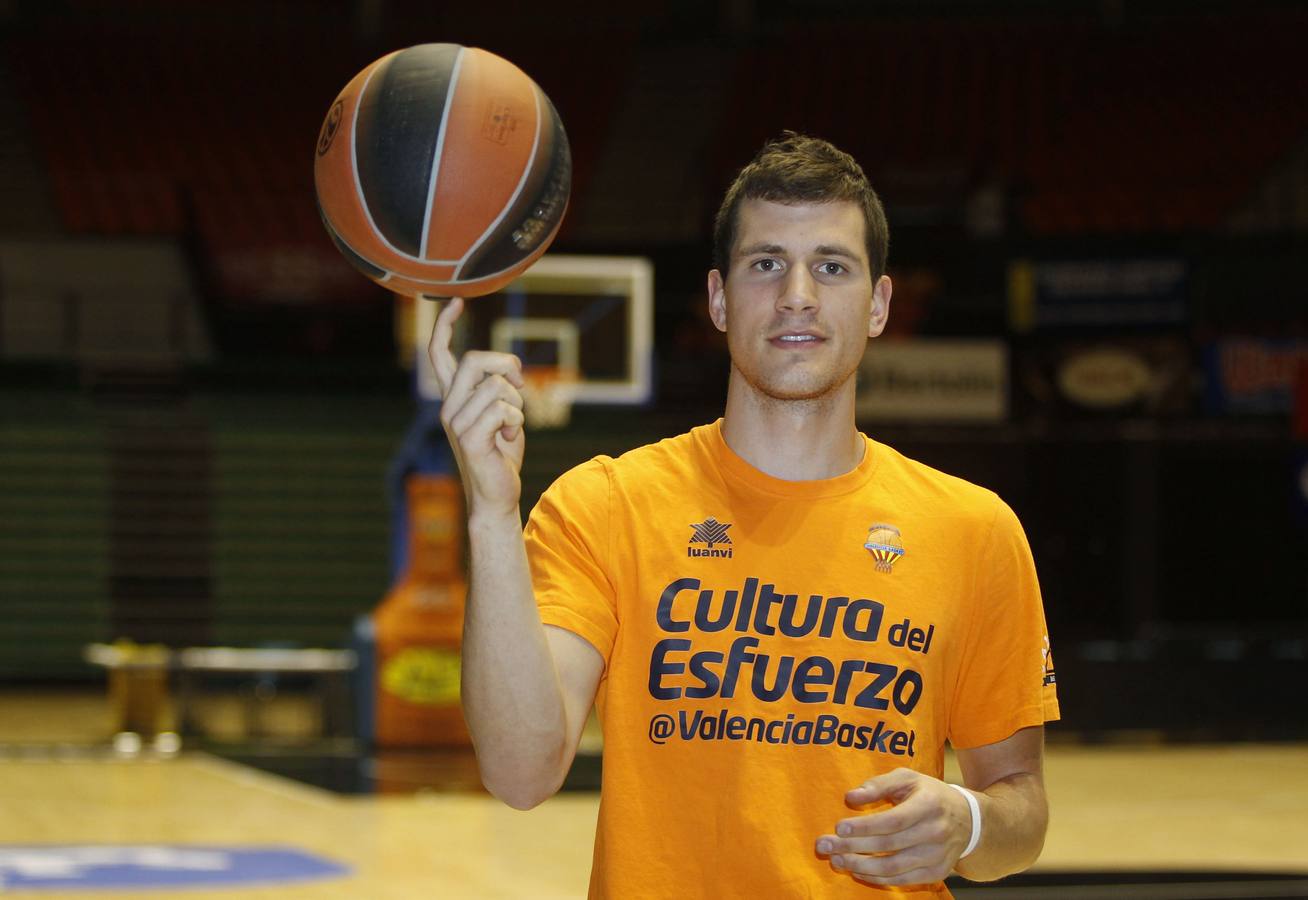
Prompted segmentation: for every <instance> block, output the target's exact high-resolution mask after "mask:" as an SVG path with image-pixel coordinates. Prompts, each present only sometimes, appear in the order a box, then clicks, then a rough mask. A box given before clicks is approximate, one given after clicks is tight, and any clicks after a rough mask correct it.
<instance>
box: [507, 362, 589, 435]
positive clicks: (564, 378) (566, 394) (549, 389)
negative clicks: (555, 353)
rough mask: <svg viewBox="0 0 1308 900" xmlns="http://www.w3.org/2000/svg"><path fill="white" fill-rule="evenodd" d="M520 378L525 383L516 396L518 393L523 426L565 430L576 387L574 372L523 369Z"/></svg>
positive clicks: (558, 368) (554, 367)
mask: <svg viewBox="0 0 1308 900" xmlns="http://www.w3.org/2000/svg"><path fill="white" fill-rule="evenodd" d="M522 377H523V380H524V381H525V382H526V383H525V384H524V385H523V386H522V388H521V390H520V391H519V393H521V394H522V411H523V413H524V414H525V415H526V418H527V427H528V428H533V429H548V428H564V427H566V426H567V424H568V422H569V421H570V420H571V418H572V402H573V400H575V399H576V397H577V390H578V388H579V387H580V385H579V384H578V383H577V372H576V370H575V369H571V370H569V369H564V368H561V367H559V366H525V367H523V370H522Z"/></svg>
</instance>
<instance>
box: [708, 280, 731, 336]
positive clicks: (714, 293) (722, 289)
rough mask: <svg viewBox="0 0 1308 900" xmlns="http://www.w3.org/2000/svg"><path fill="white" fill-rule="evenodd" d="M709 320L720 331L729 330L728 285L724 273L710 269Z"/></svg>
mask: <svg viewBox="0 0 1308 900" xmlns="http://www.w3.org/2000/svg"><path fill="white" fill-rule="evenodd" d="M708 302H709V318H710V319H712V320H713V325H714V326H715V327H716V328H717V329H718V331H722V332H725V331H726V330H727V283H726V281H725V280H724V279H723V277H722V273H721V272H719V271H718V270H717V269H710V270H709V273H708Z"/></svg>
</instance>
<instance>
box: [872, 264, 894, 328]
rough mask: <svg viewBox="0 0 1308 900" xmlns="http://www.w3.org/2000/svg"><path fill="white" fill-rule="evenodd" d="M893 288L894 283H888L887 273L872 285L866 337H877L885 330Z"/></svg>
mask: <svg viewBox="0 0 1308 900" xmlns="http://www.w3.org/2000/svg"><path fill="white" fill-rule="evenodd" d="M893 290H894V285H892V284H891V283H890V276H889V275H882V276H881V277H880V278H878V279H877V283H876V284H875V285H873V286H872V315H871V316H870V317H869V319H868V326H867V336H868V337H870V338H874V337H877V336H878V335H880V334H881V332H882V331H885V328H886V322H887V321H888V320H889V319H890V294H891V292H892V291H893Z"/></svg>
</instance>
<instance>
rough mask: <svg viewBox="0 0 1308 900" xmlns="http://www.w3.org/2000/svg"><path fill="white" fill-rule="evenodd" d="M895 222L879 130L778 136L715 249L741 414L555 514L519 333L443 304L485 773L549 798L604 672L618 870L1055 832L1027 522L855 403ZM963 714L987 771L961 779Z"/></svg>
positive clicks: (653, 451)
mask: <svg viewBox="0 0 1308 900" xmlns="http://www.w3.org/2000/svg"><path fill="white" fill-rule="evenodd" d="M886 250H887V229H886V223H885V215H884V212H883V211H882V208H881V204H880V201H879V200H878V199H877V197H876V194H875V193H874V192H873V190H872V188H871V187H870V186H869V185H868V183H867V180H866V178H865V177H864V175H863V172H862V170H861V169H860V168H859V167H858V165H857V163H855V162H854V160H853V159H852V158H850V157H849V156H847V155H846V154H844V153H842V152H840V151H839V150H837V149H836V148H834V147H832V146H831V145H830V144H827V143H826V142H824V141H819V140H815V139H812V138H808V137H804V136H800V135H795V134H793V133H790V132H787V133H786V135H785V136H784V137H783V138H782V139H780V140H779V141H775V142H772V143H770V144H769V145H767V146H766V147H764V149H763V150H762V151H761V152H760V153H759V155H758V156H757V157H755V159H754V161H753V162H752V163H750V165H749V166H747V167H746V168H745V169H743V170H742V171H741V173H740V175H739V176H738V177H737V179H736V182H735V183H734V184H733V185H732V187H731V188H730V190H729V191H728V193H727V196H726V198H725V200H724V202H723V205H722V209H721V210H720V212H719V214H718V219H717V225H716V229H715V257H716V258H715V264H716V268H715V269H713V270H712V271H711V272H709V275H708V295H709V296H708V300H709V310H710V313H711V316H712V319H713V322H714V324H715V325H716V326H717V328H718V329H720V330H721V331H723V332H725V333H726V335H727V343H728V347H729V350H730V354H731V376H730V382H729V387H728V392H727V403H726V411H725V414H724V415H723V418H722V419H721V420H720V421H718V422H716V423H714V424H712V425H707V426H703V427H700V428H696V429H693V430H692V431H691V432H689V433H688V434H685V435H681V436H679V437H676V438H672V439H670V440H665V441H661V442H659V443H657V444H654V445H650V446H647V447H642V448H640V449H637V450H634V451H632V452H630V453H627V454H624V455H623V456H622V457H621V458H619V459H616V460H615V459H611V458H608V457H597V458H596V459H593V460H591V461H590V462H588V463H585V464H583V465H581V466H578V467H577V468H576V469H573V470H572V471H570V472H568V473H566V474H564V475H563V476H562V477H561V478H559V479H558V481H556V482H555V484H554V485H553V486H552V487H551V488H550V489H549V490H548V491H547V492H546V493H545V494H544V496H542V498H541V500H540V502H539V504H538V505H537V507H536V509H535V510H534V511H533V513H532V515H531V519H530V521H529V522H528V524H527V527H526V530H525V536H524V532H523V530H522V528H521V521H520V516H519V513H518V500H519V490H520V483H519V479H518V472H519V469H520V466H521V462H522V456H523V433H522V423H523V417H522V413H521V409H520V407H521V398H520V397H519V396H518V392H517V388H519V387H521V385H522V378H521V375H520V371H519V368H520V367H519V363H518V361H517V360H516V359H515V358H513V357H511V356H508V355H504V354H495V353H484V352H470V353H467V354H465V355H464V357H463V359H462V360H459V361H456V360H455V359H454V357H453V356H452V355H451V353H450V351H449V341H450V333H451V330H452V327H453V324H454V320H455V319H456V318H457V316H458V315H459V312H460V310H461V309H462V301H459V300H454V301H452V302H451V303H450V304H449V305H448V306H447V308H445V309H444V310H442V312H441V314H440V316H439V317H438V319H437V323H436V328H435V331H434V334H433V337H432V358H433V362H434V364H435V368H436V372H437V375H438V378H439V379H440V382H441V385H442V389H443V396H444V397H445V398H446V399H445V402H444V409H443V411H442V420H443V422H444V424H445V427H446V430H447V433H448V434H449V436H450V440H451V443H452V444H453V446H454V450H455V454H456V457H457V459H458V463H459V467H460V471H461V473H462V476H463V482H464V488H465V491H466V493H467V497H468V529H469V545H470V551H471V589H470V596H469V601H468V609H467V618H466V626H465V632H464V646H463V654H464V656H463V691H464V708H465V712H466V715H467V719H468V724H469V727H470V729H471V731H472V734H473V737H474V741H475V744H476V747H477V756H478V760H479V762H480V765H481V770H482V776H483V780H484V781H485V783H486V785H487V787H488V788H489V789H490V790H491V791H492V792H493V793H494V794H495V795H496V796H498V797H500V798H501V799H503V800H504V801H505V802H507V803H509V804H511V805H512V806H515V807H518V808H522V809H526V808H529V807H532V806H534V805H536V804H538V803H540V802H541V801H543V800H545V799H546V798H548V797H549V796H551V795H552V794H553V793H554V792H555V791H557V790H558V788H559V785H560V784H561V783H562V781H563V778H564V775H565V774H566V773H567V771H568V767H569V766H570V764H571V762H572V759H573V757H574V754H575V752H576V747H577V742H578V739H579V737H580V734H581V730H582V726H583V724H584V722H585V720H586V717H587V714H588V712H589V710H590V707H591V705H592V702H593V701H594V702H597V704H598V708H599V712H600V718H601V721H602V723H603V726H604V784H603V789H602V792H601V801H600V817H599V825H598V833H597V837H596V845H595V856H594V864H593V869H592V875H591V896H593V897H613V898H620V900H628V898H641V897H676V898H687V897H713V898H717V897H753V898H763V897H766V898H774V897H776V898H781V897H843V896H851V897H868V896H875V895H877V894H878V893H893V894H894V895H895V896H906V897H941V896H947V895H948V891H947V890H946V889H945V887H944V885H943V884H942V883H941V880H942V879H943V878H944V877H945V876H946V875H947V874H948V873H949V872H950V871H955V870H956V871H958V872H959V873H961V874H962V875H964V876H966V877H968V878H973V879H994V878H998V877H1001V876H1003V875H1006V874H1009V873H1012V872H1016V871H1019V870H1021V869H1023V868H1025V867H1027V866H1029V865H1030V864H1031V863H1032V862H1033V861H1034V860H1035V859H1036V857H1037V856H1038V855H1039V853H1040V849H1041V846H1042V843H1043V840H1044V833H1045V827H1046V822H1047V805H1046V800H1045V792H1044V784H1043V777H1042V770H1041V769H1042V758H1043V734H1044V733H1043V725H1044V722H1046V721H1048V720H1051V719H1055V718H1057V715H1058V712H1057V699H1056V697H1055V695H1054V686H1053V683H1052V682H1053V677H1052V666H1051V664H1050V663H1049V660H1048V643H1047V637H1046V634H1045V625H1044V613H1043V610H1042V608H1041V602H1040V595H1039V587H1038V584H1037V582H1036V578H1035V572H1034V567H1033V565H1032V561H1031V554H1030V550H1029V549H1028V546H1027V543H1026V540H1025V537H1024V535H1023V533H1022V529H1021V526H1020V525H1019V524H1018V522H1017V519H1016V517H1015V516H1014V515H1013V513H1012V511H1011V510H1010V509H1009V508H1008V507H1007V506H1006V505H1005V504H1004V503H1003V502H1002V501H1001V500H999V498H998V497H996V496H995V495H994V494H993V493H991V492H990V491H987V490H984V489H982V488H979V487H976V486H974V485H971V484H968V483H967V482H964V481H961V480H959V479H956V478H952V477H951V476H948V475H944V474H942V473H940V472H936V471H934V470H932V469H929V468H927V467H926V466H923V465H921V464H919V463H915V462H913V461H911V460H908V459H906V458H904V457H902V456H900V455H899V454H898V453H896V452H895V451H894V450H892V449H891V448H889V447H887V446H885V445H883V444H880V443H877V442H875V441H873V440H870V439H869V438H866V437H865V436H863V435H862V434H860V433H859V432H858V431H857V429H856V427H855V423H854V389H855V373H856V370H857V368H858V364H859V360H860V359H861V357H862V355H863V352H864V348H865V345H866V343H867V340H868V339H869V338H871V337H876V336H877V335H879V334H880V333H881V331H882V329H883V328H884V327H885V324H886V319H887V315H888V313H889V305H890V296H891V282H890V279H889V278H888V277H886V275H885V264H886ZM946 740H949V741H950V742H951V743H952V744H953V746H954V748H955V749H956V751H957V756H958V761H959V764H960V767H961V770H962V773H963V778H964V781H965V782H966V788H963V787H959V786H951V785H948V784H946V783H944V782H943V781H941V780H940V779H941V776H942V772H943V753H944V743H945V741H946ZM878 886H880V887H878ZM906 886H911V887H906Z"/></svg>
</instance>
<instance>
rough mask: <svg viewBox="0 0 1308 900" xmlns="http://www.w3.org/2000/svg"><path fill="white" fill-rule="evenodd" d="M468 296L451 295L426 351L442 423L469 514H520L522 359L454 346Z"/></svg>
mask: <svg viewBox="0 0 1308 900" xmlns="http://www.w3.org/2000/svg"><path fill="white" fill-rule="evenodd" d="M463 304H464V300H463V298H462V297H455V298H453V299H451V300H448V301H446V303H445V306H444V308H443V309H441V311H440V314H439V315H437V317H436V326H435V328H433V329H432V334H431V343H430V344H429V345H428V347H427V352H428V354H429V355H430V356H431V362H432V368H433V369H434V370H435V372H436V382H437V384H438V386H439V387H440V392H441V398H442V402H441V424H442V425H443V426H444V427H445V434H446V435H447V436H448V437H449V440H450V446H451V447H453V448H454V458H455V459H456V460H457V462H458V464H459V472H460V474H461V475H462V477H463V490H464V493H465V494H466V495H467V498H468V515H469V517H472V516H475V515H478V514H482V513H484V514H489V515H509V514H512V515H514V516H516V515H517V514H518V501H519V498H520V497H521V495H522V480H521V477H520V472H521V470H522V455H523V451H524V448H525V445H526V441H525V438H524V436H523V427H522V426H523V415H522V395H521V394H520V393H519V392H518V389H519V388H521V387H522V385H523V379H522V361H521V360H519V359H518V357H516V356H513V355H512V354H509V353H495V352H491V351H487V350H470V351H468V352H467V353H464V354H463V358H462V359H456V358H455V357H454V354H453V353H452V352H451V350H450V339H451V337H452V336H453V334H454V323H455V322H456V321H458V318H459V316H460V314H462V312H463Z"/></svg>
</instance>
